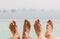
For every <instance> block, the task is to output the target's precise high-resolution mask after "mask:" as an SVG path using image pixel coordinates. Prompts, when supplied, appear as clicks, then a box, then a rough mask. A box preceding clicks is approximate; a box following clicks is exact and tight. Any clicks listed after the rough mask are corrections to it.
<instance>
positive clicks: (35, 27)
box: [34, 19, 42, 36]
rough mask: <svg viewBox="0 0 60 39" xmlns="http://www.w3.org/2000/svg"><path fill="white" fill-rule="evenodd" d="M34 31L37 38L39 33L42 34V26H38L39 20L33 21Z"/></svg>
mask: <svg viewBox="0 0 60 39" xmlns="http://www.w3.org/2000/svg"><path fill="white" fill-rule="evenodd" d="M34 29H35V32H36V34H37V36H39V35H40V33H41V32H42V26H41V24H40V20H39V19H37V20H36V21H35V24H34Z"/></svg>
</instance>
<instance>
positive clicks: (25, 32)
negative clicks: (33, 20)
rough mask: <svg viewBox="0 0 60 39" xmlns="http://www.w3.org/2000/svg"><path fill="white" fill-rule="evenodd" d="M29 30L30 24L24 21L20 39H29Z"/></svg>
mask: <svg viewBox="0 0 60 39" xmlns="http://www.w3.org/2000/svg"><path fill="white" fill-rule="evenodd" d="M30 28H31V24H30V22H29V21H28V20H27V19H25V21H24V26H23V35H22V39H30V37H29V32H30Z"/></svg>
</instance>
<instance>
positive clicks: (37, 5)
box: [0, 0, 60, 10]
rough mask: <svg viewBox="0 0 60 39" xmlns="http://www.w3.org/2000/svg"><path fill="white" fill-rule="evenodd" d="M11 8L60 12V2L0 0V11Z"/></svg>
mask: <svg viewBox="0 0 60 39" xmlns="http://www.w3.org/2000/svg"><path fill="white" fill-rule="evenodd" d="M11 8H13V9H15V8H27V9H29V8H33V9H54V10H60V0H0V9H11Z"/></svg>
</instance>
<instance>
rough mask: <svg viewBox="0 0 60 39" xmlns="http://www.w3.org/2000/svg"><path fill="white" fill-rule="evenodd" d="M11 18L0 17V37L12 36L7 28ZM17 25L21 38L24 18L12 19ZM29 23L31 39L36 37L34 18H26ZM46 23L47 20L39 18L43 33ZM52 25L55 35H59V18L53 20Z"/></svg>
mask: <svg viewBox="0 0 60 39" xmlns="http://www.w3.org/2000/svg"><path fill="white" fill-rule="evenodd" d="M12 20H13V19H0V39H9V38H10V37H12V34H11V32H10V30H9V24H10V22H11V21H12ZM14 20H15V21H16V23H17V25H18V31H19V33H20V37H21V38H22V32H23V24H24V19H14ZM28 20H29V21H30V23H31V30H30V37H31V38H32V39H37V36H36V33H35V31H34V21H35V20H30V19H28ZM46 23H47V20H41V24H42V27H43V33H45V31H46ZM53 25H54V31H53V33H54V34H55V35H56V36H60V22H59V20H53Z"/></svg>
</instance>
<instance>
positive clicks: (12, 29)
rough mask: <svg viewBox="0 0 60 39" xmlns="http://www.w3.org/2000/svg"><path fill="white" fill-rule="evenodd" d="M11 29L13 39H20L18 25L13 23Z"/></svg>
mask: <svg viewBox="0 0 60 39" xmlns="http://www.w3.org/2000/svg"><path fill="white" fill-rule="evenodd" d="M9 29H10V31H11V33H12V35H13V37H12V39H14V38H16V39H20V37H19V33H18V27H17V25H16V22H15V21H12V22H11V23H10V25H9Z"/></svg>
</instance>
